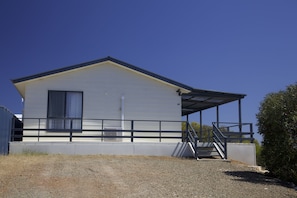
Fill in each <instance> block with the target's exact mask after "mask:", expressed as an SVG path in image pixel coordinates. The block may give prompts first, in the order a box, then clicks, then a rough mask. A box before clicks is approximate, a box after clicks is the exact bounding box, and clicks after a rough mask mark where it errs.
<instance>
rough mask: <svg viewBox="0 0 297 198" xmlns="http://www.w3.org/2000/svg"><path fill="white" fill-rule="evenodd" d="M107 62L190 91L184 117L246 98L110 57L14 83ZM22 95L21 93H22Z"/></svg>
mask: <svg viewBox="0 0 297 198" xmlns="http://www.w3.org/2000/svg"><path fill="white" fill-rule="evenodd" d="M105 61H111V62H113V63H116V64H118V66H121V67H125V68H128V69H131V70H134V71H137V72H139V73H141V74H144V75H147V76H150V77H153V78H155V79H158V80H161V81H163V82H166V83H169V84H172V85H174V86H177V87H179V88H181V89H185V90H188V93H180V95H181V97H182V115H183V116H184V115H189V114H192V113H195V112H198V111H202V110H205V109H208V108H212V107H215V106H218V105H222V104H225V103H229V102H233V101H236V100H239V99H241V98H244V97H245V95H244V94H235V93H226V92H218V91H210V90H202V89H195V88H193V87H190V86H188V85H185V84H182V83H179V82H177V81H174V80H171V79H169V78H166V77H164V76H160V75H158V74H155V73H153V72H150V71H147V70H144V69H141V68H139V67H136V66H134V65H131V64H129V63H126V62H123V61H120V60H118V59H115V58H112V57H110V56H108V57H105V58H101V59H97V60H94V61H89V62H85V63H81V64H77V65H72V66H68V67H64V68H61V69H56V70H52V71H48V72H43V73H39V74H35V75H31V76H27V77H23V78H18V79H14V80H12V82H13V83H14V84H15V86H16V87H17V89H19V88H18V85H17V84H18V83H20V84H22V83H23V82H26V81H29V80H34V79H38V78H42V77H47V76H50V75H55V74H58V73H62V72H66V71H70V70H74V69H80V68H84V67H88V66H91V65H93V64H97V63H102V62H105ZM20 93H21V92H20Z"/></svg>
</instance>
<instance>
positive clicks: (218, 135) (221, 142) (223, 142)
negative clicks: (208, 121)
mask: <svg viewBox="0 0 297 198" xmlns="http://www.w3.org/2000/svg"><path fill="white" fill-rule="evenodd" d="M212 126H213V141H214V147H215V149H216V150H217V151H218V153H219V155H220V156H221V157H222V158H223V159H227V137H226V136H225V135H223V133H222V132H221V131H220V129H219V128H218V127H217V126H216V124H215V123H214V122H213V123H212Z"/></svg>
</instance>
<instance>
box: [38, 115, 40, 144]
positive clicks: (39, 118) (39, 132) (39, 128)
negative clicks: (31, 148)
mask: <svg viewBox="0 0 297 198" xmlns="http://www.w3.org/2000/svg"><path fill="white" fill-rule="evenodd" d="M39 137H40V118H39V119H38V137H37V142H39Z"/></svg>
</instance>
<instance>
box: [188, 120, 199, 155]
mask: <svg viewBox="0 0 297 198" xmlns="http://www.w3.org/2000/svg"><path fill="white" fill-rule="evenodd" d="M187 136H188V138H187V139H188V142H189V143H190V146H191V148H192V151H193V154H194V157H195V158H196V159H198V150H197V142H198V136H197V134H196V131H195V130H194V129H193V127H192V125H191V124H190V123H189V122H187Z"/></svg>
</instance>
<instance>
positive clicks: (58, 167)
mask: <svg viewBox="0 0 297 198" xmlns="http://www.w3.org/2000/svg"><path fill="white" fill-rule="evenodd" d="M0 197H261V198H264V197H277V198H279V197H297V191H296V190H294V189H293V188H290V187H288V186H286V185H284V184H283V183H281V182H279V181H278V180H276V179H273V178H269V177H267V176H264V175H263V174H261V173H258V172H256V171H255V169H253V168H250V167H247V166H246V165H243V164H239V163H234V162H226V161H213V160H212V161H210V160H205V161H204V160H200V161H196V160H194V159H180V158H171V157H144V156H138V157H137V156H100V155H97V156H67V155H10V156H1V157H0Z"/></svg>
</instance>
